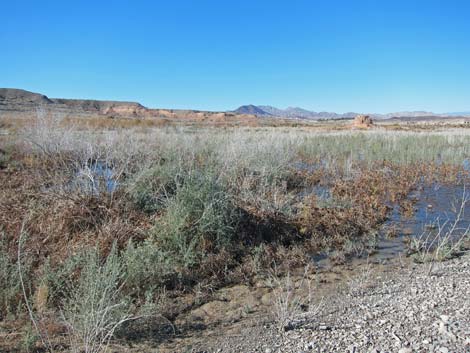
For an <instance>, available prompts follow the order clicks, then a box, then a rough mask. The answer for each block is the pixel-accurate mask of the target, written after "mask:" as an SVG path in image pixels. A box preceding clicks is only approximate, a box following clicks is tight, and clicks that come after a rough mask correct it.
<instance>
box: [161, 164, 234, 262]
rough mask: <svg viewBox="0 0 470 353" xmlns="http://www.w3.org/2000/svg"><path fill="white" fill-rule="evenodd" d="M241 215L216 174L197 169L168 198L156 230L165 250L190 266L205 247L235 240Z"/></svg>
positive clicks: (218, 245) (212, 247)
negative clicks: (234, 236) (233, 238)
mask: <svg viewBox="0 0 470 353" xmlns="http://www.w3.org/2000/svg"><path fill="white" fill-rule="evenodd" d="M238 217H239V213H238V210H237V208H236V207H235V205H234V204H233V202H232V198H231V196H230V195H229V193H228V192H226V190H225V189H224V188H223V186H222V185H221V184H220V183H219V182H218V181H217V180H216V178H215V177H214V176H213V175H211V174H210V173H207V172H206V173H205V174H203V173H199V172H194V173H193V174H192V175H190V176H189V177H188V178H187V179H186V180H185V182H184V183H183V184H182V185H180V186H178V188H177V190H176V194H175V196H174V197H172V198H170V199H168V201H167V203H166V209H165V213H164V214H163V216H162V217H160V219H159V220H158V222H157V223H156V224H155V226H154V228H153V234H154V237H155V240H156V242H157V244H158V245H159V246H161V248H162V249H163V250H164V251H167V252H169V253H171V254H173V255H174V256H176V259H177V260H178V261H179V262H180V263H181V264H182V265H183V266H184V267H189V266H191V265H193V264H195V263H196V261H197V258H199V257H200V256H201V255H202V254H203V253H204V252H205V251H207V250H209V249H210V250H216V249H220V248H221V247H224V246H225V245H227V244H228V243H229V242H230V241H231V239H232V236H233V233H234V230H235V227H236V225H237V222H238Z"/></svg>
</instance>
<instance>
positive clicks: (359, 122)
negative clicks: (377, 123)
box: [353, 114, 374, 129]
mask: <svg viewBox="0 0 470 353" xmlns="http://www.w3.org/2000/svg"><path fill="white" fill-rule="evenodd" d="M373 125H374V122H373V121H372V119H371V117H370V116H369V115H363V114H359V115H357V116H356V117H355V118H354V120H353V127H356V128H361V129H368V128H370V127H372V126H373Z"/></svg>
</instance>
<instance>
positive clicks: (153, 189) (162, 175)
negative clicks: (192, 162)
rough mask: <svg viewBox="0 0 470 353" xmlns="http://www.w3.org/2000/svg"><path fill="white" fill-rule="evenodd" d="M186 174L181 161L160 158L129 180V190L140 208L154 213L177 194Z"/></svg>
mask: <svg viewBox="0 0 470 353" xmlns="http://www.w3.org/2000/svg"><path fill="white" fill-rule="evenodd" d="M184 176H185V169H184V167H183V166H182V165H181V164H180V161H178V160H177V159H176V158H174V159H172V160H167V159H165V158H160V159H159V160H157V161H155V162H154V165H152V166H149V167H147V168H145V167H144V168H142V170H141V171H139V172H138V173H137V174H136V175H135V176H133V177H132V178H131V180H129V181H128V182H127V192H128V194H129V195H130V197H131V199H132V201H133V202H134V204H135V205H136V206H137V208H138V209H140V210H142V211H144V212H146V213H153V212H156V211H159V210H161V209H162V208H163V207H164V206H165V201H166V200H167V199H169V198H170V197H172V196H173V195H174V194H175V192H176V188H177V185H178V184H180V183H181V181H182V180H183V178H184Z"/></svg>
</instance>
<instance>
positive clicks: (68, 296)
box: [0, 118, 470, 352]
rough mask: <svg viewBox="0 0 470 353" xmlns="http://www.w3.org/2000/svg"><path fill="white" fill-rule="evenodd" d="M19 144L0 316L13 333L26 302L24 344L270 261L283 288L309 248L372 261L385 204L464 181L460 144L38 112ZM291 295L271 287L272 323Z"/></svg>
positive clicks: (91, 330) (4, 177) (0, 199)
mask: <svg viewBox="0 0 470 353" xmlns="http://www.w3.org/2000/svg"><path fill="white" fill-rule="evenodd" d="M16 138H17V140H16V141H15V143H14V144H13V146H14V147H13V149H12V150H11V153H8V158H4V157H1V156H2V155H1V154H0V157H1V158H3V159H0V184H1V185H3V188H2V190H0V222H1V223H0V229H1V231H2V233H1V234H2V237H1V243H0V280H1V282H2V283H5V284H6V285H5V286H3V287H4V288H3V289H2V290H0V315H1V318H2V320H4V321H5V320H10V321H11V322H14V321H15V320H17V323H18V325H19V326H21V325H22V324H21V323H22V322H23V323H24V318H27V315H28V313H27V310H26V303H31V308H32V311H33V317H34V318H35V320H36V321H37V322H38V327H39V329H38V332H36V333H35V332H33V331H34V330H33V331H31V329H32V328H31V327H30V328H29V329H28V330H29V331H28V330H26V326H23V327H24V330H23V331H24V342H26V343H28V342H30V341H32V337H33V336H34V335H39V336H41V337H48V336H52V337H58V335H59V334H58V332H59V333H60V335H65V336H66V337H67V338H68V340H62V341H60V339H59V341H60V344H62V345H65V346H66V347H70V349H71V350H75V351H77V352H78V351H87V352H98V351H103V350H104V349H105V347H107V345H108V343H109V342H110V340H111V339H112V338H113V337H114V336H115V334H116V333H119V336H120V337H126V336H132V332H130V330H132V325H130V324H128V322H129V321H131V320H134V319H137V318H140V317H142V316H145V317H154V318H156V317H158V318H161V317H162V316H163V317H166V318H168V319H170V321H171V320H172V319H173V318H174V317H176V316H177V315H178V314H179V313H180V312H182V311H183V310H184V308H182V306H181V305H180V304H177V305H174V306H173V307H166V308H165V307H161V306H159V305H158V303H160V302H161V297H162V296H165V295H168V296H170V297H171V298H178V297H180V296H184V295H188V293H192V292H193V290H194V288H195V286H197V288H198V291H200V288H207V291H208V293H209V292H210V291H211V290H213V289H214V288H218V287H220V286H223V285H226V284H228V283H235V282H241V281H249V280H250V278H253V277H254V276H256V275H258V274H261V273H265V272H266V271H269V270H272V269H273V268H274V267H275V268H276V275H277V276H279V277H278V278H287V279H288V278H289V277H288V276H287V274H288V273H289V271H290V270H291V269H292V267H295V266H303V265H305V264H306V263H308V262H309V258H310V256H312V255H315V254H318V253H320V252H326V253H329V254H330V255H332V256H334V258H335V261H337V262H344V261H347V259H348V257H350V256H361V255H364V256H366V255H368V254H371V253H373V252H374V251H375V249H376V244H377V241H378V229H379V227H380V226H381V224H382V223H383V222H384V221H385V220H386V219H387V217H388V216H389V215H390V212H391V210H392V209H393V207H394V205H401V206H402V208H403V209H404V210H406V209H407V210H410V209H411V210H412V208H413V202H412V201H410V200H409V199H408V195H409V194H410V192H411V191H412V190H414V189H416V188H418V187H419V186H421V185H425V184H430V183H436V182H438V183H453V184H463V183H465V182H466V181H467V180H468V170H465V168H464V167H463V164H462V163H463V162H464V160H465V159H466V158H468V156H469V155H470V143H469V142H470V136H467V135H465V134H448V135H446V134H442V133H427V134H423V133H404V132H383V131H367V132H360V131H355V132H323V133H318V132H312V131H309V130H308V129H303V128H300V127H299V128H287V127H283V128H281V127H278V128H242V127H239V128H236V129H230V128H226V129H222V128H196V127H182V126H166V127H148V126H147V127H146V128H145V129H142V127H138V128H135V127H134V128H133V130H132V129H130V128H129V127H128V128H127V129H126V130H120V128H119V127H118V126H114V127H113V129H103V130H98V129H93V130H91V131H90V130H86V129H84V128H83V126H80V127H73V126H70V122H69V123H68V125H67V126H66V127H64V123H63V121H59V122H57V121H56V122H54V121H48V120H47V119H45V118H43V121H39V122H38V125H37V126H34V129H26V128H25V129H23V130H22V131H21V133H20V134H19V135H18V136H17V137H16ZM9 143H11V141H10V142H9ZM0 148H3V147H1V146H0ZM97 166H99V167H97ZM77 185H81V186H80V187H77ZM83 185H88V186H90V187H83ZM110 185H111V186H112V187H110ZM25 219H27V222H23V220H25ZM22 225H24V231H25V233H26V234H27V237H26V238H25V241H24V242H20V234H21V229H22ZM19 246H22V249H20V250H22V251H23V254H25V255H24V256H23V257H22V258H21V259H18V256H16V255H15V254H17V253H18V247H19ZM441 249H444V247H441ZM18 261H21V265H22V266H21V267H20V268H21V269H22V271H23V273H21V276H22V279H23V283H24V284H25V287H24V289H23V288H21V286H20V285H19V282H21V281H20V280H19V275H20V273H18V266H17V265H18ZM286 276H287V277H286ZM290 286H291V285H290V284H289V283H285V285H283V286H280V287H282V288H283V289H280V290H279V297H278V302H277V305H278V310H277V312H278V321H279V322H280V325H281V326H283V327H284V326H286V325H287V326H288V325H290V322H291V321H293V320H294V318H296V317H297V316H298V314H299V312H298V311H299V308H300V305H301V304H300V303H297V302H296V301H295V300H292V298H291V297H290V296H291V287H290ZM173 302H177V300H174V301H173ZM191 305H196V300H195V301H194V302H193V303H192V304H191V303H190V304H188V306H189V307H191ZM188 306H186V309H187V308H188ZM21 317H23V321H21V320H20V319H19V318H21ZM19 330H22V329H19ZM126 330H127V331H126ZM60 335H59V336H60ZM34 337H36V336H34ZM61 337H62V336H61ZM42 342H43V343H44V342H48V341H47V340H46V339H43V340H42ZM26 343H25V344H26ZM28 344H29V343H28ZM60 344H59V343H58V342H57V341H56V340H54V339H52V341H51V343H50V345H49V349H50V348H51V347H55V346H56V345H60ZM43 345H44V344H43ZM46 345H47V344H46ZM46 348H47V347H46ZM67 349H68V348H67Z"/></svg>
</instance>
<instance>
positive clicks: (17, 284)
mask: <svg viewBox="0 0 470 353" xmlns="http://www.w3.org/2000/svg"><path fill="white" fill-rule="evenodd" d="M22 261H23V262H22V265H21V271H22V276H23V281H24V284H25V290H26V291H27V295H30V294H31V292H32V290H31V287H32V284H31V276H30V273H31V261H30V260H23V259H22ZM18 271H19V269H18V263H17V259H15V258H14V257H12V255H11V254H10V253H9V251H8V243H7V240H6V237H5V235H4V234H3V233H0V319H1V318H4V317H5V316H8V315H17V314H19V313H20V312H22V311H23V309H24V307H23V306H24V300H23V292H22V288H21V281H20V274H19V272H18Z"/></svg>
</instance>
